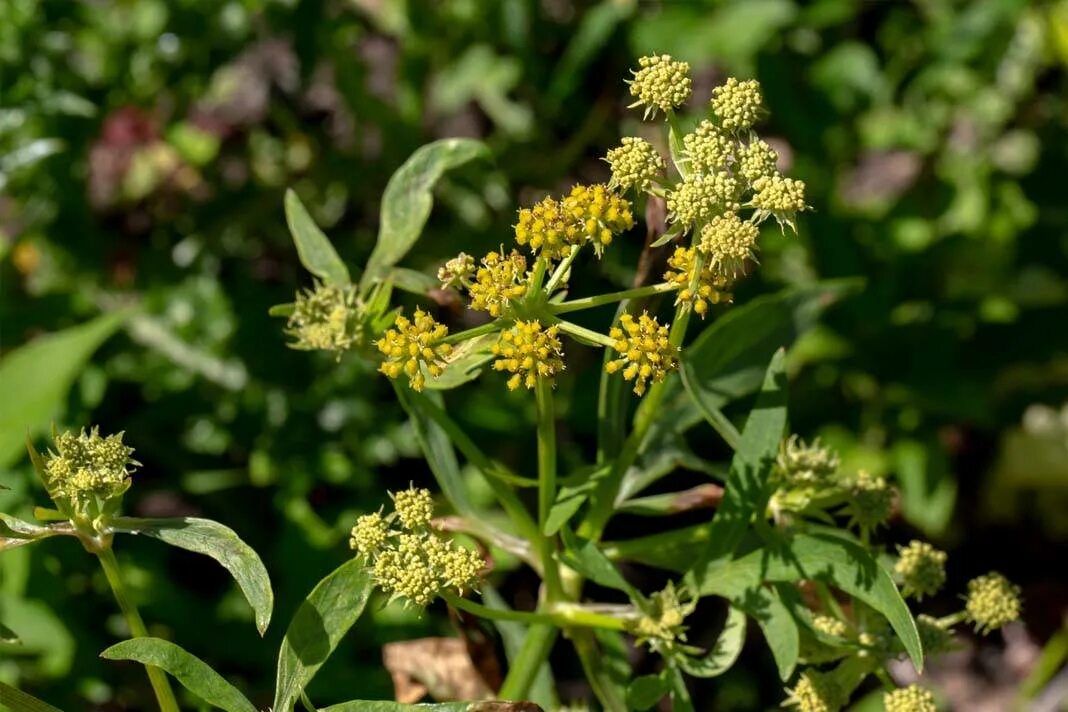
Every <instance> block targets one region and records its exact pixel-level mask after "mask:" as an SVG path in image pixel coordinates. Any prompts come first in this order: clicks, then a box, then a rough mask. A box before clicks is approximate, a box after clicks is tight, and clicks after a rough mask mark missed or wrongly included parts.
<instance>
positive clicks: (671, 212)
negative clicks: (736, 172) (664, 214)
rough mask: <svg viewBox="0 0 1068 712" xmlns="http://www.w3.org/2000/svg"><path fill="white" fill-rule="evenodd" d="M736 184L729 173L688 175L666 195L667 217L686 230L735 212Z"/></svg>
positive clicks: (738, 205)
mask: <svg viewBox="0 0 1068 712" xmlns="http://www.w3.org/2000/svg"><path fill="white" fill-rule="evenodd" d="M737 198H738V181H737V180H735V178H734V176H732V175H731V174H729V173H707V174H704V173H692V174H690V175H688V176H686V177H685V178H683V180H682V182H681V183H679V185H678V186H676V187H675V190H673V191H672V192H670V193H668V197H667V207H668V217H669V218H670V219H671V221H672V222H675V223H678V224H679V225H682V226H683V227H686V228H690V227H693V226H694V225H697V224H699V223H704V222H707V221H709V220H711V219H712V218H714V217H715V216H717V215H722V214H723V213H725V212H730V211H736V210H738V209H739V208H740V207H741V205H740V204H739V203H738V200H737Z"/></svg>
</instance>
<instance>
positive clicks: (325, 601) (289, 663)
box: [273, 559, 373, 712]
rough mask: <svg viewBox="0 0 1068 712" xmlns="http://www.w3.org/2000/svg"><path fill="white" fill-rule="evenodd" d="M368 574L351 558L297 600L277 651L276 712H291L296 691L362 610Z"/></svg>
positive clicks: (369, 583) (369, 584)
mask: <svg viewBox="0 0 1068 712" xmlns="http://www.w3.org/2000/svg"><path fill="white" fill-rule="evenodd" d="M372 588H373V585H372V581H371V574H370V572H369V571H367V570H366V569H365V568H364V566H363V564H362V563H361V562H360V561H359V560H358V559H350V560H349V561H346V562H345V563H344V564H342V565H341V566H339V567H337V568H336V569H334V570H333V571H332V572H331V573H330V574H329V575H327V576H326V578H324V579H323V580H322V581H320V582H319V583H318V584H317V585H316V586H315V588H314V589H313V590H312V592H311V593H310V594H308V597H307V598H306V599H305V600H304V601H303V602H302V603H301V604H300V608H298V609H297V613H296V615H294V616H293V620H292V621H291V622H290V624H289V628H288V629H286V636H285V639H284V640H283V641H282V647H281V650H279V652H278V681H277V683H276V685H275V693H274V706H273V709H274V711H275V712H291V710H292V709H293V705H294V703H295V702H296V700H297V698H299V697H300V693H301V691H302V690H304V688H305V687H306V686H307V684H308V683H309V682H311V679H312V678H313V677H315V673H317V672H318V671H319V668H320V667H322V665H323V663H325V662H326V659H327V658H329V657H330V654H331V653H333V652H334V648H336V647H337V644H338V643H339V642H341V639H342V638H343V637H344V635H345V633H347V632H348V630H349V628H351V627H352V626H353V624H354V623H355V622H356V620H357V619H358V618H359V617H360V614H361V613H363V609H364V606H366V605H367V599H368V598H369V597H370V595H371V590H372Z"/></svg>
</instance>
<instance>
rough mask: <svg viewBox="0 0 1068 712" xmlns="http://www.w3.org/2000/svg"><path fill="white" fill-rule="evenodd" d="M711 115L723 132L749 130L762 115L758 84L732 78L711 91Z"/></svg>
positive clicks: (755, 81) (762, 101) (762, 106)
mask: <svg viewBox="0 0 1068 712" xmlns="http://www.w3.org/2000/svg"><path fill="white" fill-rule="evenodd" d="M712 113H714V114H715V115H716V117H717V118H718V119H719V125H720V126H722V127H723V130H725V131H732V132H733V131H744V130H746V129H750V128H752V127H753V125H754V124H756V122H757V121H758V120H759V119H760V118H761V116H762V115H763V113H764V97H763V96H762V95H761V93H760V82H758V81H757V80H755V79H750V80H749V81H744V82H740V81H738V80H737V79H735V78H734V77H731V78H729V79H728V80H727V81H726V82H725V83H724V84H722V85H720V86H718V87H716V88H715V89H713V90H712Z"/></svg>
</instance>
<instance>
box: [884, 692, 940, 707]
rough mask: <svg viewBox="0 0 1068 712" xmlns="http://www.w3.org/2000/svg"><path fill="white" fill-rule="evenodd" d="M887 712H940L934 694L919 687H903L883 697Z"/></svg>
mask: <svg viewBox="0 0 1068 712" xmlns="http://www.w3.org/2000/svg"><path fill="white" fill-rule="evenodd" d="M883 707H885V708H886V712H938V705H937V704H936V703H935V697H934V693H932V692H931V691H930V690H928V689H926V688H923V687H920V686H919V685H909V686H908V687H901V688H898V689H896V690H894V691H893V692H888V693H886V694H885V695H883Z"/></svg>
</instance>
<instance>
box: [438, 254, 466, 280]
mask: <svg viewBox="0 0 1068 712" xmlns="http://www.w3.org/2000/svg"><path fill="white" fill-rule="evenodd" d="M474 274H475V258H474V257H472V256H471V255H469V254H467V253H466V252H461V253H460V254H458V255H456V257H453V258H452V259H451V260H449V261H448V262H446V263H445V264H443V265H442V266H441V267H440V268H439V269H438V281H439V282H441V288H442V289H450V288H455V289H459V288H460V287H462V286H464V285H466V284H467V283H468V282H470V281H471V277H472V276H474Z"/></svg>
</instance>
